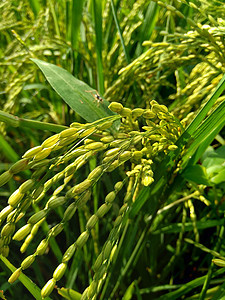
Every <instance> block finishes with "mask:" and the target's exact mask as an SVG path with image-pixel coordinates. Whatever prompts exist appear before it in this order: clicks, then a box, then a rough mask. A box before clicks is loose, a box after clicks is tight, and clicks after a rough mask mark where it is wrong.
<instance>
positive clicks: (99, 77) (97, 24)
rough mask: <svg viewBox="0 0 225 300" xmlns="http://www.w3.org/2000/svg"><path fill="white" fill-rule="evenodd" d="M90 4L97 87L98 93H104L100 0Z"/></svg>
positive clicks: (94, 0)
mask: <svg viewBox="0 0 225 300" xmlns="http://www.w3.org/2000/svg"><path fill="white" fill-rule="evenodd" d="M92 4H93V13H94V22H95V35H96V52H97V87H98V90H99V91H100V93H101V94H104V76H103V66H102V0H93V1H92Z"/></svg>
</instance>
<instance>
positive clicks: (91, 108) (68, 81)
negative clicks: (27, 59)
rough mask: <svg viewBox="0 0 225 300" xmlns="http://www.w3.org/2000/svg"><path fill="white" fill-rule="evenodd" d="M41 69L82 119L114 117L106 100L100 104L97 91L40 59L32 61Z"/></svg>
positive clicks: (92, 119)
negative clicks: (96, 97) (96, 96)
mask: <svg viewBox="0 0 225 300" xmlns="http://www.w3.org/2000/svg"><path fill="white" fill-rule="evenodd" d="M31 60H32V61H33V62H35V63H36V64H37V66H38V67H39V68H40V69H41V71H42V72H43V74H44V75H45V77H46V79H47V80H48V82H49V83H50V85H51V86H52V87H53V89H54V90H55V91H56V92H57V93H58V94H59V95H60V96H61V97H62V99H63V100H64V101H65V102H66V103H67V104H68V105H69V106H70V107H71V108H72V109H73V110H74V111H75V112H77V113H78V114H79V115H80V116H81V117H82V118H84V119H85V120H86V121H88V122H93V121H97V120H99V119H101V118H105V117H108V116H112V115H114V113H113V112H111V111H110V110H109V109H108V105H109V102H108V101H106V100H105V99H104V100H103V102H102V103H98V102H97V101H96V99H95V94H96V91H95V90H94V89H92V88H90V87H89V86H88V85H87V84H86V83H84V82H82V81H80V80H78V79H77V78H75V77H73V76H72V75H71V74H70V73H69V72H68V71H66V70H65V69H62V68H60V67H58V66H56V65H53V64H50V63H47V62H45V61H42V60H39V59H31Z"/></svg>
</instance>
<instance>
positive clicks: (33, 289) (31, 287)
mask: <svg viewBox="0 0 225 300" xmlns="http://www.w3.org/2000/svg"><path fill="white" fill-rule="evenodd" d="M0 259H1V260H2V262H3V263H4V264H5V265H6V266H7V268H8V269H10V270H11V271H12V272H14V271H15V270H16V268H15V267H14V266H13V265H12V264H11V263H10V262H9V261H8V259H7V258H5V257H3V256H2V255H0ZM19 280H20V282H21V283H22V284H23V285H24V286H25V287H26V289H27V290H28V291H29V292H30V293H31V295H33V296H34V298H35V299H36V300H42V297H41V290H40V289H39V287H38V286H37V285H36V284H35V283H34V282H32V281H31V280H30V278H28V277H27V276H26V275H25V274H23V273H21V274H20V276H19ZM45 300H51V298H50V297H46V298H45Z"/></svg>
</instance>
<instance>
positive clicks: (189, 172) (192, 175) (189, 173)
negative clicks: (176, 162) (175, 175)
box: [182, 165, 210, 185]
mask: <svg viewBox="0 0 225 300" xmlns="http://www.w3.org/2000/svg"><path fill="white" fill-rule="evenodd" d="M182 176H183V177H184V178H185V179H186V180H188V181H193V182H195V183H197V184H204V185H210V182H209V180H208V176H207V173H206V169H205V167H203V166H201V165H195V166H190V167H187V168H186V169H185V171H184V172H183V173H182Z"/></svg>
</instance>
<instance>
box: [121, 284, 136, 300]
mask: <svg viewBox="0 0 225 300" xmlns="http://www.w3.org/2000/svg"><path fill="white" fill-rule="evenodd" d="M134 291H135V281H133V282H132V283H131V284H130V285H129V286H128V288H127V290H126V292H125V294H124V296H123V298H122V300H130V299H132V297H133V294H134Z"/></svg>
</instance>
